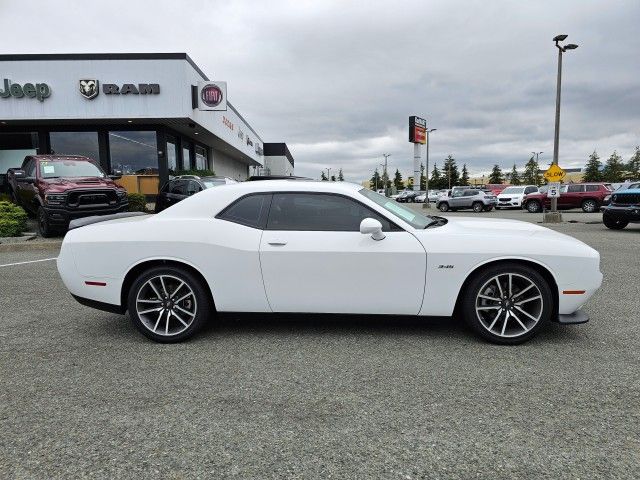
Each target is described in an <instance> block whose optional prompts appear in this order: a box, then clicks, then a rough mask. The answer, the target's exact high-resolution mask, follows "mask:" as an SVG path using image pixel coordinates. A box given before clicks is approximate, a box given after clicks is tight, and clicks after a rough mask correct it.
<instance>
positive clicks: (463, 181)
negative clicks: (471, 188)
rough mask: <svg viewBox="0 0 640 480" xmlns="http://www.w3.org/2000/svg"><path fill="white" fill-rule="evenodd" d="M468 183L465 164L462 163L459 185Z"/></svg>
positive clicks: (463, 185)
mask: <svg viewBox="0 0 640 480" xmlns="http://www.w3.org/2000/svg"><path fill="white" fill-rule="evenodd" d="M468 185H469V171H468V170H467V164H466V163H465V164H464V165H462V175H461V176H460V186H462V187H467V186H468Z"/></svg>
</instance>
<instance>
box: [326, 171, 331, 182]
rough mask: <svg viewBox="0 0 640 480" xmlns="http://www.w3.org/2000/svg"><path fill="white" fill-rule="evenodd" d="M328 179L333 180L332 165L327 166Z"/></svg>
mask: <svg viewBox="0 0 640 480" xmlns="http://www.w3.org/2000/svg"><path fill="white" fill-rule="evenodd" d="M327 181H328V182H330V181H331V167H327Z"/></svg>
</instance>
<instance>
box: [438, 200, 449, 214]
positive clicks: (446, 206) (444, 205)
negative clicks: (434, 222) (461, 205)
mask: <svg viewBox="0 0 640 480" xmlns="http://www.w3.org/2000/svg"><path fill="white" fill-rule="evenodd" d="M438 210H440V211H441V212H448V211H449V204H448V203H447V202H441V203H440V204H439V205H438Z"/></svg>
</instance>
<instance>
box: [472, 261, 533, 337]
mask: <svg viewBox="0 0 640 480" xmlns="http://www.w3.org/2000/svg"><path fill="white" fill-rule="evenodd" d="M544 306H545V305H544V300H543V296H542V292H541V291H540V288H539V287H538V286H537V285H536V283H535V282H533V281H532V280H531V279H529V278H527V277H526V276H524V275H520V274H518V273H500V274H498V275H495V276H493V277H491V278H490V279H489V280H487V281H486V282H485V283H484V284H483V285H482V287H480V289H479V291H478V294H477V295H476V301H475V310H476V316H477V318H478V320H479V321H480V324H481V325H482V327H484V328H485V329H486V330H487V331H488V332H489V333H491V334H492V335H496V336H498V337H501V338H514V337H519V336H521V335H524V334H526V333H527V332H529V331H530V330H531V329H532V328H533V327H535V326H536V324H538V322H539V321H540V319H541V318H542V314H543V311H544Z"/></svg>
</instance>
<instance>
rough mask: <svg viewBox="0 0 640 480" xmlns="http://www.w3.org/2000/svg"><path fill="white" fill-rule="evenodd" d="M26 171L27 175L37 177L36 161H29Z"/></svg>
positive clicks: (25, 167)
mask: <svg viewBox="0 0 640 480" xmlns="http://www.w3.org/2000/svg"><path fill="white" fill-rule="evenodd" d="M23 170H24V173H25V175H26V176H27V177H35V176H36V161H35V160H33V159H31V160H29V161H28V162H27V164H26V165H25V166H24V168H23Z"/></svg>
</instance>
